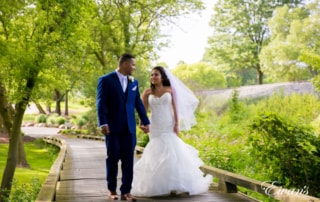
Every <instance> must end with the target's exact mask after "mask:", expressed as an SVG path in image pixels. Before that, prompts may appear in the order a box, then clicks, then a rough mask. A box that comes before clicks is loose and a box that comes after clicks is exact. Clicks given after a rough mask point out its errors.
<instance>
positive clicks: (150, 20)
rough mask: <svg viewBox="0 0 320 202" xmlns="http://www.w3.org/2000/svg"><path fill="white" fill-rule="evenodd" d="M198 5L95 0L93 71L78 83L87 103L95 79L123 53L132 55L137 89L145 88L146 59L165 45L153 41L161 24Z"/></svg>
mask: <svg viewBox="0 0 320 202" xmlns="http://www.w3.org/2000/svg"><path fill="white" fill-rule="evenodd" d="M202 8H203V6H202V2H201V1H200V0H182V1H179V2H177V1H172V0H169V1H168V0H160V1H144V0H137V1H108V0H102V1H97V7H96V14H95V18H97V22H99V23H93V24H92V26H91V28H90V30H91V31H92V36H93V40H94V42H95V43H94V46H92V50H91V51H92V53H93V56H94V59H93V60H92V65H93V68H95V72H94V73H93V74H92V75H90V76H89V77H87V80H86V81H83V82H84V83H83V85H82V86H86V88H87V89H83V90H84V92H85V93H86V95H87V97H91V98H92V100H91V101H89V102H90V104H91V106H92V107H94V104H93V103H95V102H94V100H93V99H94V98H95V87H96V82H97V78H98V77H99V76H100V75H102V74H104V73H106V72H110V71H113V70H114V69H115V68H116V64H117V61H118V58H119V56H120V55H121V54H122V53H124V52H131V53H132V54H133V55H135V56H136V62H137V65H136V66H137V71H136V73H135V76H136V77H137V79H138V80H139V81H143V82H140V84H143V85H140V88H143V87H145V85H147V83H148V82H144V81H145V78H147V77H148V73H147V68H149V67H150V66H151V63H150V61H152V60H154V59H155V58H156V57H157V56H156V51H157V49H160V48H161V47H162V46H164V45H165V44H161V43H160V44H159V43H158V42H157V41H158V40H160V39H161V38H162V37H163V36H161V35H160V26H161V24H164V23H172V21H173V20H174V19H175V18H176V17H178V16H181V15H185V14H188V13H189V12H195V11H197V10H199V9H202ZM93 86H94V87H93ZM89 88H90V89H89Z"/></svg>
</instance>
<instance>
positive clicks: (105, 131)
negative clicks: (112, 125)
mask: <svg viewBox="0 0 320 202" xmlns="http://www.w3.org/2000/svg"><path fill="white" fill-rule="evenodd" d="M101 133H102V134H104V135H109V133H110V130H109V126H108V125H104V126H101Z"/></svg>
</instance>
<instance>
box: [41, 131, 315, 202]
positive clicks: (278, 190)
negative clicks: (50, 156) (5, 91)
mask: <svg viewBox="0 0 320 202" xmlns="http://www.w3.org/2000/svg"><path fill="white" fill-rule="evenodd" d="M78 138H84V139H92V140H99V141H103V140H104V138H103V137H94V136H89V135H79V136H78ZM44 140H45V141H46V142H48V143H51V144H55V145H58V146H59V147H60V148H61V150H60V153H59V156H58V158H57V160H56V161H55V163H54V165H53V166H52V167H51V170H50V173H49V176H48V178H47V180H46V182H45V184H44V185H43V186H42V189H41V191H40V193H39V195H38V198H37V200H36V202H49V201H54V195H55V190H56V184H57V182H58V180H59V173H60V170H61V169H62V163H63V161H64V158H65V155H66V151H67V149H66V145H65V142H64V141H63V140H60V139H59V138H56V137H48V138H45V139H44ZM143 150H144V148H143V147H140V146H136V154H138V155H139V154H141V153H143ZM200 169H201V170H202V171H203V172H204V173H205V174H210V175H212V176H214V177H216V178H218V179H219V182H218V190H220V191H223V192H227V193H236V192H238V188H237V186H240V187H244V188H246V189H249V190H252V191H255V192H258V193H261V194H264V195H268V196H270V197H273V198H275V199H277V200H280V201H284V202H296V201H299V202H320V199H319V198H316V197H312V196H309V195H307V194H304V191H306V190H300V191H297V190H296V191H294V190H288V189H284V188H282V187H278V186H275V185H274V184H272V183H271V184H270V183H268V182H261V181H258V180H254V179H251V178H248V177H245V176H242V175H238V174H235V173H232V172H228V171H225V170H222V169H219V168H214V167H211V166H207V165H203V166H201V168H200Z"/></svg>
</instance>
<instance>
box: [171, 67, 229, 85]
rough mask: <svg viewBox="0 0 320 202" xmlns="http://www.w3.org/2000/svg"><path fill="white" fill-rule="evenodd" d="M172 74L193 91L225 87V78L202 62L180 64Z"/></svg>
mask: <svg viewBox="0 0 320 202" xmlns="http://www.w3.org/2000/svg"><path fill="white" fill-rule="evenodd" d="M173 73H174V74H175V75H176V76H177V77H178V78H179V79H181V81H182V82H184V83H185V84H186V85H187V86H188V87H189V88H190V89H191V90H193V91H199V90H203V89H217V88H225V87H226V79H225V76H224V75H223V74H222V73H220V72H218V71H216V70H215V69H214V68H213V67H212V66H211V65H209V64H207V63H204V62H200V63H194V64H191V65H187V64H184V63H180V64H179V65H178V66H177V67H176V68H174V69H173Z"/></svg>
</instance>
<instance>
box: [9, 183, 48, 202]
mask: <svg viewBox="0 0 320 202" xmlns="http://www.w3.org/2000/svg"><path fill="white" fill-rule="evenodd" d="M41 186H42V184H41V181H40V180H39V179H37V178H34V179H32V182H31V183H28V184H21V185H19V186H18V185H17V181H16V180H15V181H14V182H13V187H14V188H13V189H12V193H11V194H10V201H35V199H36V198H37V196H38V193H39V191H40V189H41Z"/></svg>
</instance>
